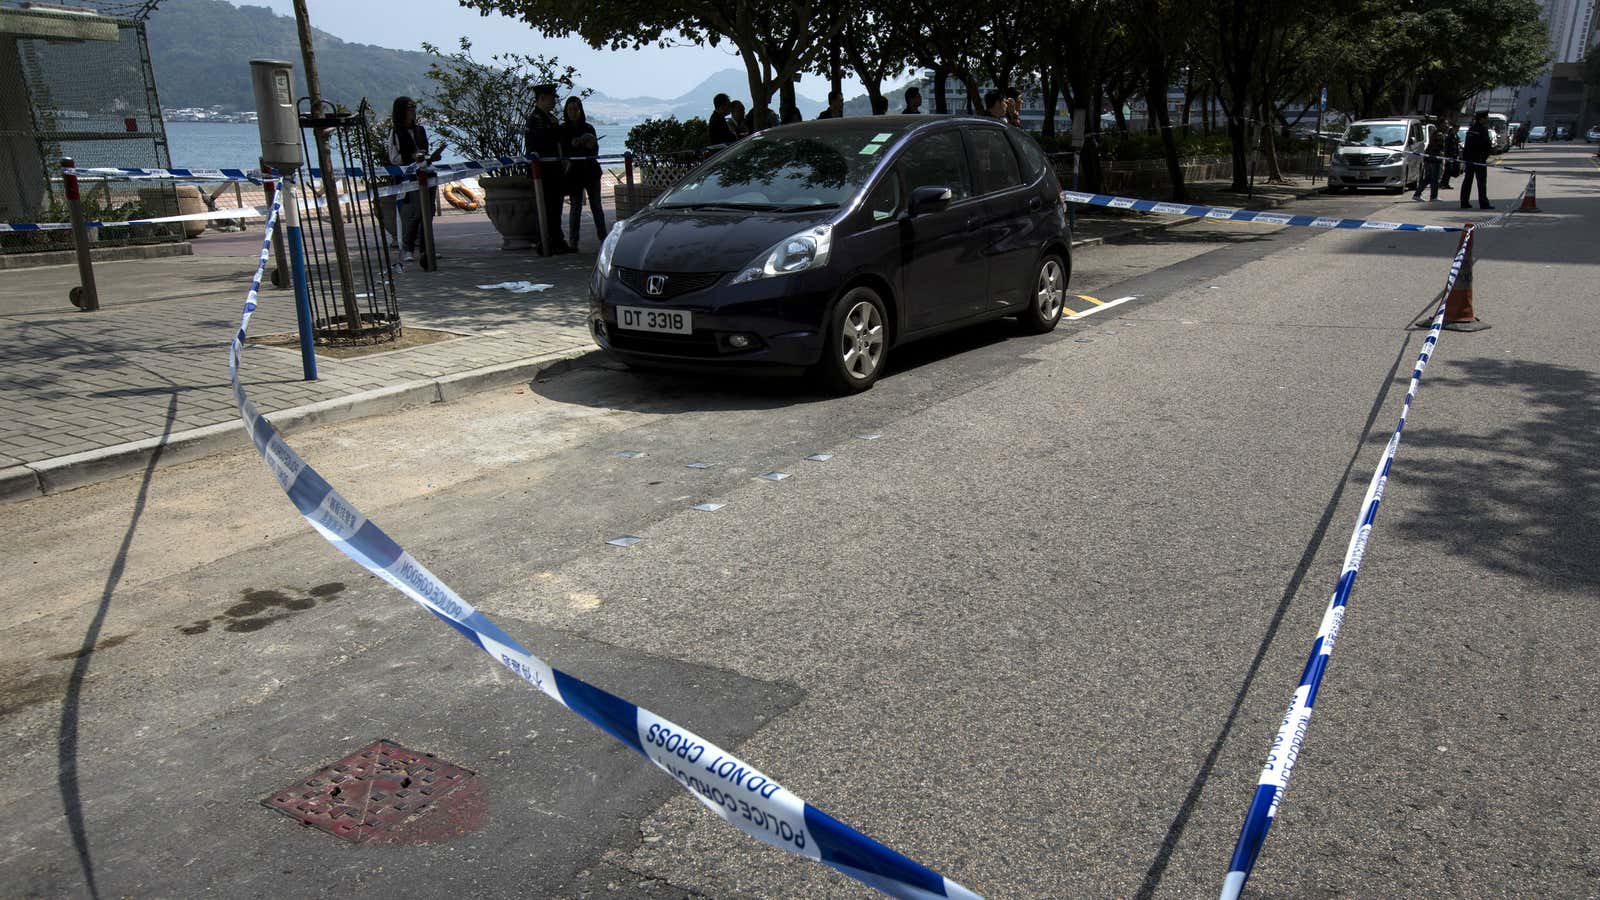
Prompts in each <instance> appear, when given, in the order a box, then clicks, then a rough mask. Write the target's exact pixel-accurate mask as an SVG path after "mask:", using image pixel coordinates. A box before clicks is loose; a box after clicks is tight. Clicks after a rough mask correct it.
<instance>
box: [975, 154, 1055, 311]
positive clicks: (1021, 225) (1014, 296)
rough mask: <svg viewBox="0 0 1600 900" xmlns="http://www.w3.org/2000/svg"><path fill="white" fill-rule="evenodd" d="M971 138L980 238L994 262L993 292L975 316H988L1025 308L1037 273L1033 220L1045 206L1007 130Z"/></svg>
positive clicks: (991, 270)
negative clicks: (1028, 182) (1026, 291)
mask: <svg viewBox="0 0 1600 900" xmlns="http://www.w3.org/2000/svg"><path fill="white" fill-rule="evenodd" d="M965 133H966V136H967V147H968V149H969V151H970V152H971V154H972V176H973V181H974V183H975V184H976V187H977V191H978V195H979V198H980V199H981V201H982V214H981V218H980V221H979V223H978V234H979V235H981V236H982V240H983V244H984V247H983V252H984V256H985V257H987V258H988V261H989V287H988V290H987V291H986V292H985V296H984V297H982V298H980V299H979V302H978V303H977V304H976V305H975V306H974V307H973V309H972V314H973V315H982V314H984V313H989V312H999V311H1001V310H1005V309H1014V308H1016V307H1017V306H1019V305H1020V304H1021V302H1022V301H1021V297H1022V293H1023V288H1024V287H1026V286H1027V283H1028V279H1029V277H1030V274H1031V273H1030V272H1029V271H1028V270H1029V269H1031V268H1033V258H1034V249H1035V248H1034V240H1033V238H1034V230H1035V229H1034V224H1033V220H1034V218H1035V217H1036V216H1035V214H1036V213H1037V212H1038V210H1039V209H1040V208H1041V207H1042V206H1043V201H1042V200H1041V199H1040V198H1039V196H1038V194H1037V193H1036V192H1033V191H1030V190H1028V189H1027V188H1024V187H1023V186H1022V169H1021V166H1020V164H1019V163H1018V161H1017V153H1016V150H1015V149H1014V148H1013V147H1012V146H1011V141H1009V140H1007V138H1006V133H1005V129H1004V128H1003V127H998V126H996V127H989V126H975V127H969V128H967V129H965Z"/></svg>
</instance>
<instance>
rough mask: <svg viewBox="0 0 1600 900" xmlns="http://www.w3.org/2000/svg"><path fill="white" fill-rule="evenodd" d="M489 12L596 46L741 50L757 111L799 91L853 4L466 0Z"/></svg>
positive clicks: (797, 0)
mask: <svg viewBox="0 0 1600 900" xmlns="http://www.w3.org/2000/svg"><path fill="white" fill-rule="evenodd" d="M460 3H461V5H462V6H465V7H468V8H470V9H476V10H478V11H479V12H481V13H483V14H484V15H488V14H489V13H492V12H497V13H501V14H503V15H506V16H510V17H512V18H515V19H521V20H522V21H524V22H526V23H528V24H529V25H530V26H532V27H533V28H534V29H535V30H536V31H538V32H539V33H540V34H543V35H544V36H546V37H557V36H567V35H576V36H578V37H581V38H582V39H583V40H584V41H586V42H588V44H589V45H590V46H591V47H594V48H596V49H600V48H603V47H609V48H611V49H613V50H617V49H622V48H624V47H631V48H639V47H646V46H650V45H659V46H668V45H670V44H672V43H673V42H675V41H677V40H680V39H681V40H686V41H688V42H690V43H694V44H710V45H712V46H716V45H717V44H719V43H721V42H722V41H724V40H726V41H728V42H729V43H731V44H732V45H733V46H734V48H735V49H736V50H738V51H739V58H740V60H741V61H742V62H743V63H744V69H745V76H746V78H747V79H748V81H749V84H750V102H751V107H752V111H753V112H756V113H757V115H758V116H760V115H764V113H763V112H762V111H767V112H770V108H771V103H772V95H773V94H774V93H776V92H777V91H779V90H780V89H787V90H789V91H792V90H793V87H792V86H793V84H794V76H795V75H797V74H799V73H801V72H805V71H809V70H811V69H813V68H814V67H815V66H816V64H817V61H818V59H819V58H820V57H821V56H822V55H824V54H825V52H826V50H827V48H828V47H830V46H832V45H833V44H834V43H835V41H836V40H837V39H838V37H839V32H840V31H841V30H843V27H844V22H845V17H846V15H847V11H848V9H849V6H848V5H847V4H845V3H835V4H829V5H824V3H823V2H822V0H793V2H791V3H788V4H767V3H760V2H756V0H683V2H679V3H672V4H667V3H652V2H647V0H615V2H612V0H607V2H605V3H593V2H589V0H460Z"/></svg>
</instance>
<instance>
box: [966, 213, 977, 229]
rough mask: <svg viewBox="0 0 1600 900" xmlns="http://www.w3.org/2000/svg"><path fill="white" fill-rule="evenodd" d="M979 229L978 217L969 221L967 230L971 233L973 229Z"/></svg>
mask: <svg viewBox="0 0 1600 900" xmlns="http://www.w3.org/2000/svg"><path fill="white" fill-rule="evenodd" d="M977 227H978V219H977V217H976V216H974V217H972V218H970V219H968V220H967V230H968V231H971V230H972V229H974V228H977Z"/></svg>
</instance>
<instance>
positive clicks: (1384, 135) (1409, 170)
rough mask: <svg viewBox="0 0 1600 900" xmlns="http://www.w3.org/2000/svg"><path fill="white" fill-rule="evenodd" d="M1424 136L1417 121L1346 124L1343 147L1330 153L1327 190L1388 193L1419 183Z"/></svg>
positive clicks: (1420, 121) (1398, 191) (1371, 121)
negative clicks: (1370, 190)
mask: <svg viewBox="0 0 1600 900" xmlns="http://www.w3.org/2000/svg"><path fill="white" fill-rule="evenodd" d="M1426 146H1427V133H1426V131H1425V130H1424V128H1423V124H1422V120H1421V119H1412V118H1401V119H1362V120H1361V121H1359V122H1352V123H1350V127H1349V128H1348V129H1346V130H1345V135H1344V144H1343V146H1340V147H1339V148H1337V149H1336V150H1335V151H1334V154H1333V159H1332V161H1331V163H1330V165H1329V168H1328V189H1329V190H1338V189H1341V188H1342V189H1344V190H1346V191H1350V192H1354V191H1355V190H1356V189H1357V188H1364V187H1376V188H1385V189H1387V190H1389V191H1390V192H1392V193H1396V194H1398V193H1400V192H1401V191H1403V190H1405V189H1407V188H1410V187H1412V186H1413V185H1415V184H1417V183H1418V182H1420V181H1421V179H1422V157H1421V156H1420V155H1418V154H1420V153H1421V152H1422V150H1423V148H1424V147H1426Z"/></svg>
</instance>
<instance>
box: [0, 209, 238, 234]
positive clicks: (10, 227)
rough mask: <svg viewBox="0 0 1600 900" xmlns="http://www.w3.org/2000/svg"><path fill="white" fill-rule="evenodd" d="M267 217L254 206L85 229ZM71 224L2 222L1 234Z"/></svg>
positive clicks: (65, 227)
mask: <svg viewBox="0 0 1600 900" xmlns="http://www.w3.org/2000/svg"><path fill="white" fill-rule="evenodd" d="M264 215H266V213H265V212H263V211H262V210H260V209H257V208H255V207H253V206H245V207H240V208H238V209H218V210H212V211H208V212H203V213H184V214H183V215H179V216H159V217H157V218H154V219H128V220H126V221H122V222H84V223H83V227H85V228H124V227H127V226H129V225H160V224H162V223H164V222H200V221H204V220H207V219H259V218H261V217H262V216H264ZM70 228H72V223H71V222H0V234H3V233H9V232H28V231H66V230H68V229H70Z"/></svg>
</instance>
